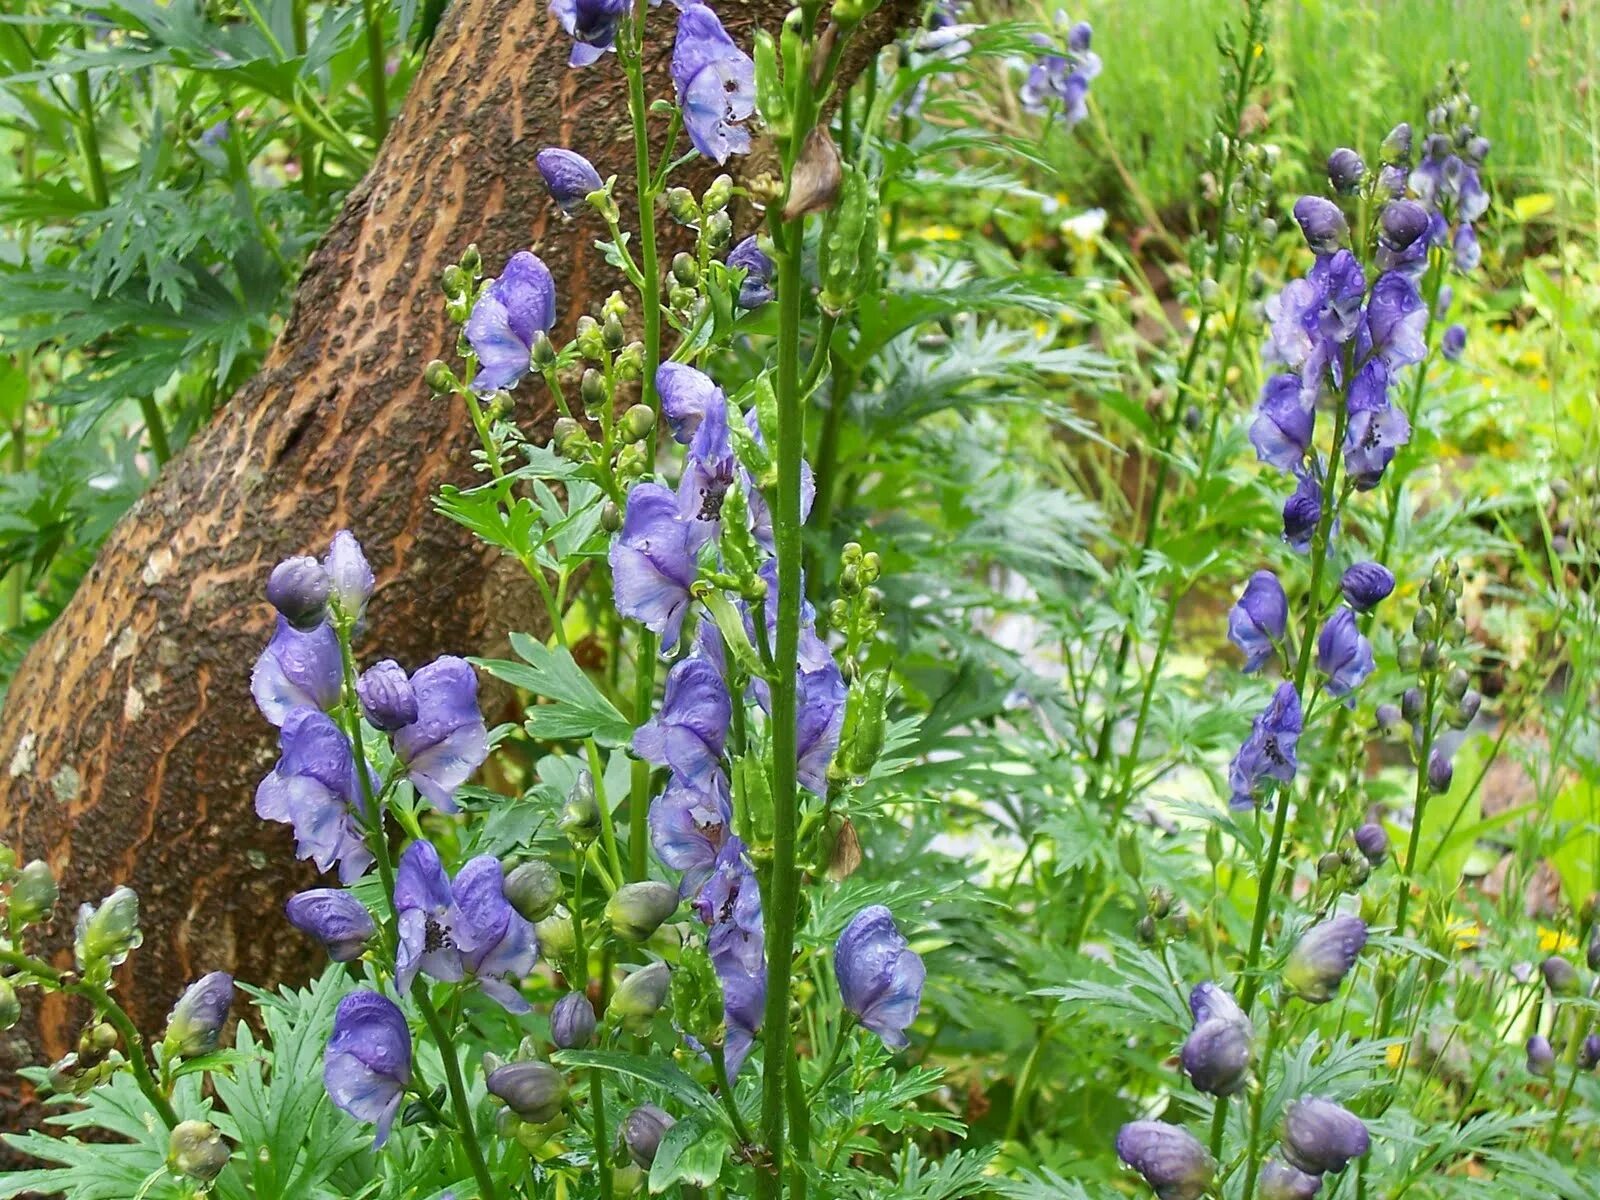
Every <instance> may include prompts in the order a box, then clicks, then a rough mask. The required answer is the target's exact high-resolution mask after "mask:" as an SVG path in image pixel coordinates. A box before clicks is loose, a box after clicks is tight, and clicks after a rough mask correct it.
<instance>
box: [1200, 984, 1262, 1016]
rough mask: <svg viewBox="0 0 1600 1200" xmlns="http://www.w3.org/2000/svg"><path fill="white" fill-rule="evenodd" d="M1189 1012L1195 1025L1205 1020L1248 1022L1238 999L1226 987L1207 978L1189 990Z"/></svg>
mask: <svg viewBox="0 0 1600 1200" xmlns="http://www.w3.org/2000/svg"><path fill="white" fill-rule="evenodd" d="M1189 1012H1190V1014H1191V1015H1192V1016H1193V1017H1194V1022H1195V1024H1196V1025H1200V1024H1203V1023H1204V1022H1206V1021H1239V1022H1248V1021H1249V1019H1250V1018H1249V1017H1247V1016H1245V1015H1244V1009H1242V1008H1240V1007H1239V1003H1238V1001H1236V1000H1235V999H1234V998H1233V996H1232V995H1231V994H1229V992H1228V989H1227V988H1225V987H1222V986H1221V985H1219V984H1215V983H1212V982H1211V981H1210V980H1209V979H1208V980H1206V981H1205V982H1204V983H1197V984H1195V985H1194V987H1193V988H1191V989H1190V990H1189Z"/></svg>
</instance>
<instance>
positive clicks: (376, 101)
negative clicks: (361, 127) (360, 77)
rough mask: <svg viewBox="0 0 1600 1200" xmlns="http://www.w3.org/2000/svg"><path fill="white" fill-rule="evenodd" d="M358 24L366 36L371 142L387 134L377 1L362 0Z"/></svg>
mask: <svg viewBox="0 0 1600 1200" xmlns="http://www.w3.org/2000/svg"><path fill="white" fill-rule="evenodd" d="M361 21H362V24H364V25H365V26H366V32H367V75H368V79H367V98H368V99H369V100H370V102H371V104H372V140H373V141H374V142H377V143H381V142H382V141H383V138H384V135H385V134H387V133H388V132H389V96H388V91H389V85H388V80H387V78H386V72H385V70H384V57H385V55H384V45H383V14H382V13H381V12H380V11H378V0H361Z"/></svg>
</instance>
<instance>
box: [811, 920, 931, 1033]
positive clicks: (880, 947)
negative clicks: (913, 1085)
mask: <svg viewBox="0 0 1600 1200" xmlns="http://www.w3.org/2000/svg"><path fill="white" fill-rule="evenodd" d="M833 969H834V972H835V974H836V975H837V976H838V978H839V997H840V999H841V1000H842V1001H843V1002H844V1006H845V1008H846V1009H847V1010H848V1011H849V1012H851V1013H854V1014H855V1016H856V1018H857V1019H858V1020H859V1021H860V1022H861V1023H862V1024H863V1025H865V1026H866V1027H867V1028H868V1029H870V1030H872V1032H873V1033H875V1034H877V1035H878V1036H879V1037H880V1038H882V1039H883V1044H884V1045H885V1046H888V1047H889V1048H890V1049H891V1050H899V1049H902V1048H904V1046H905V1045H906V1029H907V1028H909V1027H910V1025H911V1022H913V1021H915V1020H916V1019H917V1010H918V1009H919V1008H920V1007H921V1006H922V985H923V983H924V982H925V981H926V980H927V977H928V971H927V968H926V967H924V966H923V965H922V958H921V956H920V955H918V954H917V952H916V951H915V950H913V949H911V946H910V944H909V943H907V941H906V939H905V937H904V936H903V935H902V934H901V933H900V931H899V930H898V929H896V928H895V924H894V917H893V916H892V915H891V914H890V912H889V910H888V909H887V908H885V907H884V906H883V905H881V904H874V905H871V906H869V907H867V908H863V909H862V910H861V911H860V912H858V913H857V914H856V915H855V916H854V917H852V918H851V919H850V924H848V925H846V926H845V927H844V932H843V933H841V934H840V935H839V940H838V941H837V942H836V943H834V947H833Z"/></svg>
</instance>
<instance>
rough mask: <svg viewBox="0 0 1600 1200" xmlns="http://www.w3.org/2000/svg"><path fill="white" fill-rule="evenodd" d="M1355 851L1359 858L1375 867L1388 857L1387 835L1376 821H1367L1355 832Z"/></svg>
mask: <svg viewBox="0 0 1600 1200" xmlns="http://www.w3.org/2000/svg"><path fill="white" fill-rule="evenodd" d="M1354 836H1355V841H1356V849H1357V850H1359V851H1361V857H1363V858H1365V859H1366V860H1367V862H1368V863H1370V864H1371V865H1372V866H1374V867H1376V866H1379V865H1381V864H1382V863H1383V860H1384V859H1386V858H1388V857H1389V835H1388V833H1386V832H1385V831H1384V828H1383V826H1382V825H1379V824H1378V823H1377V822H1376V821H1368V822H1367V823H1366V824H1365V825H1362V826H1361V827H1359V828H1358V829H1357V830H1356V831H1355V834H1354Z"/></svg>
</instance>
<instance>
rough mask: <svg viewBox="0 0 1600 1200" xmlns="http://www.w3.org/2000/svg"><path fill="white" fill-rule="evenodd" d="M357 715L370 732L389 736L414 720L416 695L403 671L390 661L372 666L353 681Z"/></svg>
mask: <svg viewBox="0 0 1600 1200" xmlns="http://www.w3.org/2000/svg"><path fill="white" fill-rule="evenodd" d="M356 696H357V697H358V698H359V699H360V701H361V711H362V713H363V714H364V715H365V716H366V718H367V720H368V721H370V722H371V723H372V727H373V728H374V729H381V730H383V732H385V733H393V732H394V731H395V730H397V729H404V728H405V727H406V726H407V725H410V724H412V723H413V722H415V721H416V719H417V693H416V691H415V689H413V688H412V686H411V679H410V678H409V677H408V676H407V675H406V673H405V669H404V668H403V667H401V665H400V664H399V663H397V662H395V661H394V659H392V658H386V659H384V660H383V661H382V662H378V663H374V664H373V665H372V666H370V667H368V668H367V669H366V670H365V671H363V672H362V673H361V678H360V679H358V680H357V681H356Z"/></svg>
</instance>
